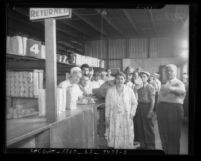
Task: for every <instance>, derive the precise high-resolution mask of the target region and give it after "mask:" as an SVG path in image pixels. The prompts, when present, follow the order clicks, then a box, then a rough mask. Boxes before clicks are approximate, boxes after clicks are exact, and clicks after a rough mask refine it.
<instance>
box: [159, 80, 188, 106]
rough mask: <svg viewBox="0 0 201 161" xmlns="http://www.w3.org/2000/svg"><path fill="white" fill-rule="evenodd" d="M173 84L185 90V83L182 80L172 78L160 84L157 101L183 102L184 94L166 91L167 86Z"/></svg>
mask: <svg viewBox="0 0 201 161" xmlns="http://www.w3.org/2000/svg"><path fill="white" fill-rule="evenodd" d="M170 86H174V87H177V88H179V89H181V90H183V91H184V92H185V85H184V83H183V82H182V81H180V80H178V79H177V78H174V79H172V80H169V81H167V82H166V83H165V84H164V85H162V86H161V90H160V92H159V96H158V101H159V102H169V103H180V104H183V101H184V98H185V94H181V95H176V94H174V93H171V92H169V91H168V87H170Z"/></svg>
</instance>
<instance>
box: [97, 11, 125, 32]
mask: <svg viewBox="0 0 201 161" xmlns="http://www.w3.org/2000/svg"><path fill="white" fill-rule="evenodd" d="M95 10H96V12H98V13H99V11H98V10H97V9H95ZM100 15H101V14H100ZM101 16H102V17H103V19H104V20H105V21H106V22H107V23H108V24H109V25H110V26H112V27H113V28H114V29H115V30H116V31H117V32H118V33H119V34H120V35H121V36H122V35H123V33H122V32H121V31H120V30H119V29H118V28H117V26H116V25H114V24H113V23H112V22H111V20H109V18H107V17H106V16H105V15H101Z"/></svg>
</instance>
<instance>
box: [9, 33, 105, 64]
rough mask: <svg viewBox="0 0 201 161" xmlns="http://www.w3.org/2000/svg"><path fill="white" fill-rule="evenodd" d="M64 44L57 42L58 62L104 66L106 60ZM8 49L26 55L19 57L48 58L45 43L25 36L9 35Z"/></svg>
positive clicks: (15, 53) (11, 52) (13, 53)
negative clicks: (86, 54)
mask: <svg viewBox="0 0 201 161" xmlns="http://www.w3.org/2000/svg"><path fill="white" fill-rule="evenodd" d="M64 44H65V43H64V42H62V43H61V42H60V43H58V44H57V62H59V63H62V64H68V65H76V66H81V65H82V64H85V63H87V64H89V65H90V66H91V67H95V68H104V60H100V59H97V58H93V57H89V56H84V55H81V54H80V53H83V52H81V51H79V50H76V49H74V48H72V47H69V46H65V45H64ZM6 49H7V53H9V54H12V55H18V56H25V57H19V58H23V59H24V58H25V59H26V60H34V58H38V59H35V60H41V59H42V60H44V59H45V58H46V53H45V45H44V43H43V42H40V41H37V40H34V39H29V38H27V37H24V36H19V35H17V36H7V48H6ZM10 57H11V56H10ZM31 58H33V59H31Z"/></svg>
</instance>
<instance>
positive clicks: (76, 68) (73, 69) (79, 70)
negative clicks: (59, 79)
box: [70, 67, 82, 74]
mask: <svg viewBox="0 0 201 161" xmlns="http://www.w3.org/2000/svg"><path fill="white" fill-rule="evenodd" d="M74 72H80V73H81V72H82V70H81V69H80V68H79V67H73V68H71V70H70V74H73V73H74Z"/></svg>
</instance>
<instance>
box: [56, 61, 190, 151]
mask: <svg viewBox="0 0 201 161" xmlns="http://www.w3.org/2000/svg"><path fill="white" fill-rule="evenodd" d="M166 76H167V81H166V83H165V84H161V82H160V80H159V77H160V75H159V74H158V73H153V74H150V73H149V72H148V71H144V70H140V69H139V68H137V69H135V70H134V68H132V67H127V68H126V69H125V70H124V71H123V72H121V71H119V72H117V73H116V74H115V76H112V72H111V69H107V70H102V71H95V72H94V70H93V68H91V67H89V65H87V64H83V65H82V66H81V68H79V67H73V68H72V69H71V72H70V77H69V79H68V80H65V81H63V82H61V83H60V84H59V87H60V88H66V89H67V88H69V87H72V86H73V87H75V88H74V92H73V93H74V95H73V97H75V99H77V98H79V97H82V96H92V95H95V96H96V97H98V98H104V99H105V114H104V116H105V119H104V120H105V127H106V129H105V134H104V135H105V138H106V140H107V145H108V147H109V148H115V149H134V148H135V145H136V143H139V144H140V148H141V149H155V146H156V145H155V133H154V126H155V120H156V119H157V122H158V128H159V134H160V138H161V143H162V148H163V150H164V152H165V153H167V154H179V151H180V149H179V148H180V136H181V122H182V119H183V105H184V104H185V105H184V106H185V110H184V111H187V109H188V103H184V102H185V101H184V99H185V100H186V99H187V97H185V96H186V90H187V86H188V85H187V80H186V79H185V81H186V82H185V84H184V83H183V82H182V81H180V80H179V79H178V78H177V67H176V65H174V64H169V65H167V66H166ZM185 76H186V75H185ZM184 78H185V77H184ZM67 99H68V98H67ZM184 113H185V116H187V115H188V112H184Z"/></svg>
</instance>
